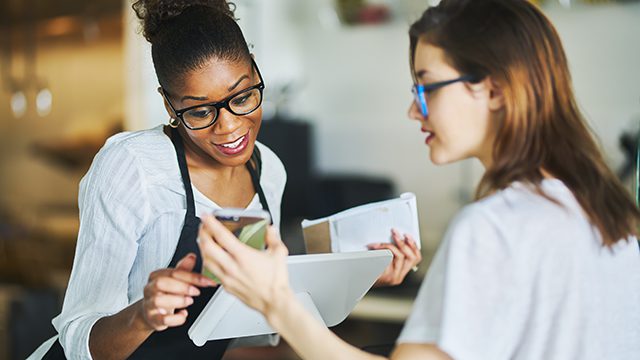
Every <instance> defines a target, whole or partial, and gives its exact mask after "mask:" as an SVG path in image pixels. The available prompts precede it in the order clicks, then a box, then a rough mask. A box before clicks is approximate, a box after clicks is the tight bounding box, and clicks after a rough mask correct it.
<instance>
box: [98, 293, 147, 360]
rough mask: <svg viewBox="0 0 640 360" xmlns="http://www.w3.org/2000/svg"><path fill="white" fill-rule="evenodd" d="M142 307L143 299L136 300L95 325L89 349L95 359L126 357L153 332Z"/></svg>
mask: <svg viewBox="0 0 640 360" xmlns="http://www.w3.org/2000/svg"><path fill="white" fill-rule="evenodd" d="M141 307H142V305H141V301H138V302H135V303H133V304H131V305H129V306H128V307H126V308H124V309H123V310H122V311H120V312H118V313H116V314H114V315H111V316H107V317H104V318H102V319H100V320H98V321H97V322H96V323H95V324H94V325H93V328H92V329H91V334H90V335H89V350H90V351H91V356H92V357H93V358H94V359H126V358H127V357H129V356H130V355H131V354H132V353H133V352H134V351H135V350H136V349H137V348H138V347H139V346H140V345H141V344H142V343H143V342H144V341H145V340H146V339H147V338H148V337H149V336H150V335H151V334H152V333H153V329H152V328H151V327H149V326H148V325H147V324H146V322H145V321H144V319H143V317H142V312H141Z"/></svg>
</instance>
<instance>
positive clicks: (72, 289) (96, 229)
mask: <svg viewBox="0 0 640 360" xmlns="http://www.w3.org/2000/svg"><path fill="white" fill-rule="evenodd" d="M78 199H79V200H78V203H79V208H80V230H79V233H78V240H77V245H76V253H75V258H74V263H73V269H72V272H71V277H70V279H69V284H68V287H67V292H66V294H65V299H64V303H63V308H62V312H61V314H60V315H59V316H58V317H56V318H55V319H54V320H53V325H54V327H55V328H56V330H57V331H58V334H59V339H60V343H61V345H62V347H63V348H64V351H65V354H66V356H67V358H69V359H89V358H91V354H90V352H89V334H90V331H91V328H92V327H93V324H94V323H95V322H96V321H97V320H99V319H100V318H102V317H104V316H107V315H112V314H114V313H117V312H119V311H121V310H122V309H123V308H125V307H126V306H128V305H129V297H128V283H129V281H128V274H129V272H130V270H131V268H132V266H133V263H134V260H135V257H136V252H137V248H138V239H139V238H140V237H141V235H142V233H143V231H144V224H145V223H146V222H147V217H148V212H149V202H148V201H147V200H146V199H147V194H146V192H145V186H144V184H143V178H142V176H141V172H140V168H139V166H138V165H137V162H136V158H135V157H134V156H133V155H132V154H131V153H130V152H129V151H128V150H127V148H126V147H125V146H123V144H122V143H115V144H109V143H107V145H106V146H105V147H104V148H103V149H102V150H101V151H100V152H99V153H98V154H97V155H96V158H95V159H94V162H93V164H92V166H91V168H90V169H89V172H88V173H87V174H86V175H85V177H84V178H83V179H82V181H81V183H80V193H79V197H78Z"/></svg>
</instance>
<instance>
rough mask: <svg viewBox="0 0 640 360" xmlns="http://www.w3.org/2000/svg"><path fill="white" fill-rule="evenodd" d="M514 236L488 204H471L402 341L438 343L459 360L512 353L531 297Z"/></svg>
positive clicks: (430, 277)
mask: <svg viewBox="0 0 640 360" xmlns="http://www.w3.org/2000/svg"><path fill="white" fill-rule="evenodd" d="M509 236H510V234H507V233H505V232H504V227H501V226H500V224H499V221H497V219H493V218H492V217H491V216H490V214H488V213H485V212H483V209H482V208H480V207H478V206H473V205H472V206H470V207H468V208H466V209H465V210H464V211H463V212H462V213H461V214H460V215H459V216H458V217H457V218H456V220H454V222H453V223H452V226H451V227H450V229H449V231H448V232H447V234H446V236H445V239H444V241H443V244H442V247H441V249H440V250H439V253H438V255H437V256H436V259H434V264H433V266H436V268H434V269H430V270H429V273H428V275H427V277H426V278H425V281H424V282H423V285H422V287H421V289H420V292H419V295H418V297H417V298H416V302H415V304H414V308H413V310H412V314H411V316H410V317H409V319H408V321H407V324H406V326H405V329H403V332H402V334H401V337H400V339H399V340H398V342H400V343H401V342H411V343H435V344H436V345H437V346H438V347H439V348H440V349H442V350H443V351H445V352H446V353H448V354H449V355H450V356H451V357H453V358H454V359H456V360H466V359H508V358H510V357H511V355H512V354H513V352H514V351H515V349H516V347H517V346H518V339H519V338H520V337H521V336H522V331H523V329H524V322H525V321H526V318H527V314H526V309H527V308H528V301H529V299H530V296H528V295H527V294H526V290H525V289H526V287H525V286H524V280H523V279H524V278H525V274H524V273H523V271H522V270H521V269H522V267H520V266H518V264H517V263H516V260H515V259H516V257H515V256H514V254H513V249H512V246H510V245H509V242H508V241H507V240H508V237H509ZM432 270H433V271H432Z"/></svg>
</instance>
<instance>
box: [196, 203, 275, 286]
mask: <svg viewBox="0 0 640 360" xmlns="http://www.w3.org/2000/svg"><path fill="white" fill-rule="evenodd" d="M213 216H215V217H216V219H218V221H220V222H221V223H222V224H223V225H224V226H225V227H226V228H227V229H229V231H231V232H232V233H233V234H234V235H235V236H236V237H237V238H238V240H240V241H242V242H243V243H245V244H247V245H249V246H251V247H252V248H254V249H258V250H264V248H265V236H266V234H267V226H268V225H269V224H270V223H271V216H269V213H268V212H267V211H265V210H246V209H232V208H228V209H220V210H216V211H214V212H213ZM202 274H203V275H205V276H207V277H209V278H211V279H213V280H214V281H216V282H220V280H219V279H218V277H217V276H215V274H213V273H212V272H210V271H209V270H207V269H205V268H204V266H203V267H202Z"/></svg>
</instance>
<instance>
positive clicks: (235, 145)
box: [214, 132, 249, 156]
mask: <svg viewBox="0 0 640 360" xmlns="http://www.w3.org/2000/svg"><path fill="white" fill-rule="evenodd" d="M248 144H249V133H248V132H247V133H246V134H244V135H242V136H240V137H239V138H237V139H235V140H233V141H230V142H227V143H223V144H214V145H215V147H216V148H217V149H218V151H220V152H221V153H223V154H225V155H229V156H232V155H238V154H240V153H242V152H243V151H244V150H245V149H246V148H247V145H248Z"/></svg>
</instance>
